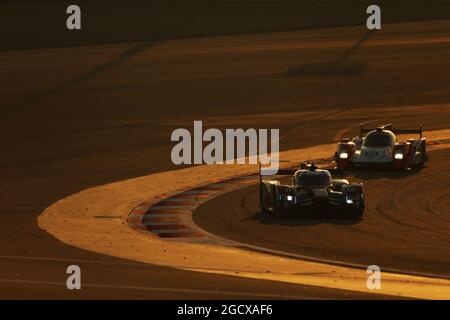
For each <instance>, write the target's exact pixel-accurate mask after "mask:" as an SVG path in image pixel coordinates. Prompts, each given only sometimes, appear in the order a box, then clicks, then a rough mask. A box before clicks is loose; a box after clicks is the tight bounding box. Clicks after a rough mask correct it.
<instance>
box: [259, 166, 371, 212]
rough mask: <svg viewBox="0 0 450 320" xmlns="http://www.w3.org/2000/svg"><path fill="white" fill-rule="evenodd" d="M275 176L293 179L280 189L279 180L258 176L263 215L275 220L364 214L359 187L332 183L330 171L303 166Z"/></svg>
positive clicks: (360, 185) (342, 182)
mask: <svg viewBox="0 0 450 320" xmlns="http://www.w3.org/2000/svg"><path fill="white" fill-rule="evenodd" d="M277 175H292V183H291V185H283V184H281V183H280V181H279V180H263V179H262V177H261V176H260V206H261V212H263V213H268V214H271V215H275V216H277V217H284V216H296V217H301V216H310V214H314V215H318V214H321V213H330V214H332V215H335V216H347V217H361V216H362V215H363V214H364V207H365V202H364V201H365V200H364V192H363V185H362V183H352V184H350V183H349V182H348V181H347V180H345V179H333V178H332V176H331V174H330V171H328V170H324V169H319V168H318V167H317V166H316V165H315V164H302V165H301V167H300V169H298V170H295V169H287V170H281V169H280V170H279V171H278V173H277Z"/></svg>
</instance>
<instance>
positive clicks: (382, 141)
mask: <svg viewBox="0 0 450 320" xmlns="http://www.w3.org/2000/svg"><path fill="white" fill-rule="evenodd" d="M392 144H393V140H392V136H391V135H390V134H386V133H378V134H374V133H372V134H368V135H367V137H366V138H365V139H364V146H365V147H387V146H391V145H392Z"/></svg>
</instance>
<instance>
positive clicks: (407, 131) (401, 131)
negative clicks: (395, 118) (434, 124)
mask: <svg viewBox="0 0 450 320" xmlns="http://www.w3.org/2000/svg"><path fill="white" fill-rule="evenodd" d="M373 130H389V131H392V132H393V133H395V134H418V135H420V138H422V135H423V126H422V125H420V126H419V129H392V124H386V125H383V126H379V127H378V128H364V125H363V124H361V125H360V126H359V131H360V137H361V138H363V137H364V136H365V135H366V134H367V133H369V132H370V131H373Z"/></svg>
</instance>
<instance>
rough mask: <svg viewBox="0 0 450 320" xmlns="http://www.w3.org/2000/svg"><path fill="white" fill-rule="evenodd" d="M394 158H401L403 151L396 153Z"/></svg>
mask: <svg viewBox="0 0 450 320" xmlns="http://www.w3.org/2000/svg"><path fill="white" fill-rule="evenodd" d="M394 158H395V159H396V160H402V159H403V153H396V154H395V155H394Z"/></svg>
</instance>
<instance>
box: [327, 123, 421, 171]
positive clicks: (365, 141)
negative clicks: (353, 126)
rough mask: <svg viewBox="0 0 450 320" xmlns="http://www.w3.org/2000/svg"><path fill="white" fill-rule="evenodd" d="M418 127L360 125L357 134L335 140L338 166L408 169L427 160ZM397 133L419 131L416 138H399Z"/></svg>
mask: <svg viewBox="0 0 450 320" xmlns="http://www.w3.org/2000/svg"><path fill="white" fill-rule="evenodd" d="M422 133H423V131H422V126H420V128H419V129H402V130H394V129H393V128H392V124H387V125H382V126H380V127H378V128H375V129H368V128H364V127H363V126H362V125H361V127H360V136H359V137H354V138H352V139H348V138H345V139H342V140H341V141H339V142H338V146H337V151H336V153H335V161H336V165H337V168H338V169H341V170H343V169H349V168H352V167H355V166H366V167H367V166H377V167H380V166H382V167H385V168H386V167H391V168H394V169H396V170H402V171H403V170H409V169H410V168H411V167H413V166H422V165H423V164H424V163H425V161H427V159H428V156H427V154H426V139H425V138H423V137H422ZM396 134H418V135H419V138H418V139H414V138H411V139H408V140H406V141H404V142H398V141H397V136H396Z"/></svg>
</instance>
